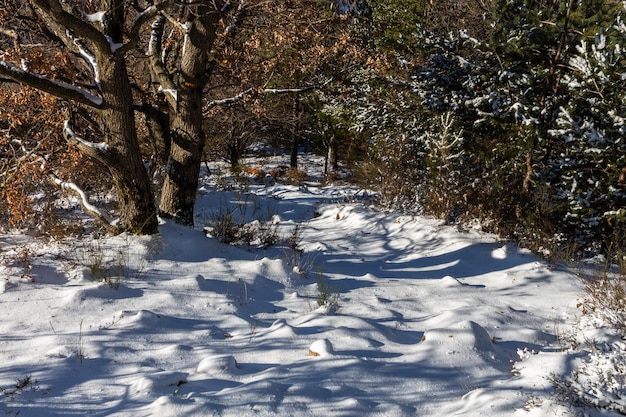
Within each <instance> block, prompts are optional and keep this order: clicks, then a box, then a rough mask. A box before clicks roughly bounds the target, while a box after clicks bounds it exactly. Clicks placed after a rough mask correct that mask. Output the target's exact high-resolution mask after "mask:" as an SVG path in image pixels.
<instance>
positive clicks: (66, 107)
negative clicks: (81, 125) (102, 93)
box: [62, 103, 110, 162]
mask: <svg viewBox="0 0 626 417" xmlns="http://www.w3.org/2000/svg"><path fill="white" fill-rule="evenodd" d="M62 110H63V115H64V116H65V122H63V137H64V138H65V140H66V141H67V142H68V143H70V144H72V145H74V146H76V147H77V148H78V149H79V150H80V151H81V152H83V153H84V154H85V155H87V156H89V157H91V158H94V159H97V160H98V161H101V162H106V161H105V159H106V154H107V152H108V151H109V149H110V148H109V145H108V144H107V143H106V142H90V141H88V140H85V139H83V138H81V137H80V136H78V135H77V134H76V133H74V130H73V129H72V124H73V122H74V115H73V113H72V109H71V107H70V104H69V103H63V108H62Z"/></svg>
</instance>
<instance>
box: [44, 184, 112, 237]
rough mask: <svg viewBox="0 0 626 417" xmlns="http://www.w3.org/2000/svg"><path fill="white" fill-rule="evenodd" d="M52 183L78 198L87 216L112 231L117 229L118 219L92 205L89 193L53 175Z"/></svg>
mask: <svg viewBox="0 0 626 417" xmlns="http://www.w3.org/2000/svg"><path fill="white" fill-rule="evenodd" d="M50 181H52V183H53V184H55V185H56V186H57V187H59V188H60V189H62V190H64V191H69V192H71V193H72V194H74V195H75V196H77V197H78V201H79V202H80V206H81V207H82V209H83V211H84V212H85V213H86V214H88V215H89V216H91V217H93V218H95V219H96V220H98V221H99V222H101V223H102V224H104V226H105V227H106V228H107V229H109V230H111V231H114V230H116V229H117V228H116V227H115V223H116V219H113V218H111V217H110V216H109V215H108V214H107V213H106V212H105V211H104V210H102V209H100V208H98V207H96V206H94V205H93V204H91V203H90V202H89V197H88V196H87V193H85V191H84V190H83V189H82V188H80V187H79V186H78V185H76V184H75V183H73V182H70V181H63V180H61V179H60V178H58V177H57V176H55V175H53V174H51V175H50Z"/></svg>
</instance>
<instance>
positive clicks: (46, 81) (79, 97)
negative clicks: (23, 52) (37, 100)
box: [0, 60, 103, 108]
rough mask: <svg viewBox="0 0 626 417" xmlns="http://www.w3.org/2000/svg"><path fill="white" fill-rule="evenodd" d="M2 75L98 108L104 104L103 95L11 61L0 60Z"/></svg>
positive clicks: (60, 96)
mask: <svg viewBox="0 0 626 417" xmlns="http://www.w3.org/2000/svg"><path fill="white" fill-rule="evenodd" d="M0 75H1V76H4V77H7V78H9V79H11V80H13V81H15V82H18V83H20V84H25V85H28V86H30V87H33V88H36V89H38V90H41V91H44V92H46V93H48V94H52V95H53V96H55V97H59V98H62V99H65V100H70V101H76V102H78V103H81V104H85V105H87V106H91V107H96V108H99V107H100V106H102V102H103V100H102V97H98V96H96V95H94V94H91V93H90V92H88V91H86V90H83V89H81V88H78V87H76V86H74V85H71V84H67V83H64V82H62V81H58V80H52V79H50V78H48V77H45V76H43V75H39V74H34V73H32V72H29V71H24V69H22V68H19V67H17V66H15V65H13V64H11V63H10V62H6V61H3V60H0Z"/></svg>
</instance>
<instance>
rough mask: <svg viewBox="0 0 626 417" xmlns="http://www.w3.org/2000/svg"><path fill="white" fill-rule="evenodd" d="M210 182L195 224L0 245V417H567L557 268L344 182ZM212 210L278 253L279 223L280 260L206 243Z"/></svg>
mask: <svg viewBox="0 0 626 417" xmlns="http://www.w3.org/2000/svg"><path fill="white" fill-rule="evenodd" d="M322 164H323V162H321V161H317V165H315V166H316V167H319V166H320V165H322ZM313 169H314V167H313V166H307V168H306V170H307V171H308V172H309V173H311V172H312V171H313ZM212 172H213V175H212V176H210V177H206V176H205V177H203V178H202V180H201V185H200V188H199V194H198V201H197V207H196V213H197V223H198V225H197V227H196V228H195V229H194V228H186V227H182V226H178V225H175V224H173V223H171V222H167V221H162V223H161V225H160V235H159V236H158V237H133V236H126V235H122V236H117V237H108V238H103V239H98V240H96V239H92V240H90V239H88V238H84V239H82V240H74V241H66V242H42V241H39V240H36V239H33V238H29V237H28V236H26V235H22V234H3V235H0V250H1V252H0V259H1V260H2V262H0V271H1V272H2V274H3V275H4V277H5V279H3V280H0V301H1V302H0V314H1V315H2V317H4V320H2V321H1V322H0V331H1V334H2V337H1V338H0V343H1V345H0V346H1V349H0V363H1V364H2V365H1V366H0V388H2V389H3V391H1V394H0V413H5V414H6V415H17V414H18V413H19V415H20V417H29V416H67V415H92V416H119V417H121V416H213V415H220V416H248V415H272V416H285V417H287V416H289V417H294V416H305V415H306V416H310V415H317V416H318V415H324V416H355V415H361V416H416V415H418V416H477V415H482V416H543V415H555V416H573V415H574V414H572V412H571V411H570V410H568V409H566V408H565V407H564V406H562V405H560V404H559V403H558V402H557V401H555V399H554V397H553V396H552V394H553V393H554V388H553V386H552V384H551V382H550V378H551V377H552V376H553V375H557V376H559V375H566V374H567V372H571V367H572V362H573V360H574V357H573V354H572V353H571V352H568V351H565V350H563V349H561V346H560V345H559V335H560V334H561V333H562V332H565V331H566V330H567V329H568V328H570V327H571V326H572V324H573V323H574V322H575V321H576V320H577V319H578V309H577V307H576V303H577V297H578V296H579V294H580V293H581V291H582V285H581V283H580V281H579V280H578V279H576V278H575V277H574V276H573V275H572V274H570V273H568V272H567V271H566V270H560V269H551V268H549V267H548V266H547V265H546V264H545V263H544V262H542V261H541V260H540V259H538V258H537V257H536V256H535V255H533V254H531V253H530V252H528V251H526V250H522V249H519V248H517V247H516V246H514V245H512V244H508V243H506V242H501V241H499V240H498V239H497V238H496V237H494V236H492V235H487V234H484V233H481V232H479V231H478V230H473V229H466V230H463V229H460V228H459V227H458V226H446V225H443V224H442V223H441V222H440V221H437V220H433V219H428V218H424V217H414V216H408V215H401V214H393V213H385V212H382V211H379V210H377V209H376V208H375V207H372V206H370V205H369V202H368V199H367V196H368V195H369V193H368V192H367V191H365V190H361V189H358V188H357V187H353V186H347V185H330V186H321V185H319V184H317V183H316V182H315V181H313V180H312V181H311V182H309V183H308V184H307V185H306V186H295V185H286V184H280V183H270V182H268V183H265V184H256V183H251V184H250V185H247V186H237V185H233V183H232V182H230V178H229V177H228V176H226V175H224V174H223V172H224V171H221V172H220V171H218V170H217V169H216V168H215V167H214V166H213V167H212ZM244 207H247V209H246V210H245V213H243V210H244V209H243V208H244ZM225 209H233V210H239V212H240V213H241V214H242V215H245V217H246V218H247V219H246V220H247V221H251V220H259V219H260V218H261V217H263V218H268V219H269V218H273V219H274V220H276V219H277V218H279V219H280V222H279V223H278V226H277V227H278V232H279V234H280V235H281V236H282V237H284V239H283V241H284V240H286V237H288V236H290V235H292V234H293V233H294V230H295V229H296V227H298V233H299V235H298V236H296V237H297V243H298V245H297V249H298V250H297V251H295V250H292V249H291V248H290V247H289V246H288V245H287V244H285V243H284V242H283V243H279V244H277V245H275V246H271V247H268V248H256V247H248V246H244V247H234V246H229V245H225V244H222V243H220V242H218V241H217V240H216V239H214V238H211V237H207V236H206V235H205V233H204V232H203V230H202V228H203V227H204V226H206V225H207V224H206V223H207V222H208V220H207V219H210V218H211V216H214V215H215V213H216V212H219V211H220V210H225ZM263 210H266V211H267V212H266V213H263V214H261V213H262V212H263ZM305 260H306V262H304V261H305ZM299 261H302V262H299ZM296 266H297V267H298V268H296V270H295V271H294V268H295V267H296ZM94 275H95V276H98V277H99V278H100V279H99V280H97V281H96V280H94V278H93V276H94ZM320 281H322V282H327V283H328V286H327V287H322V288H324V289H325V290H326V291H329V292H331V293H332V294H330V295H331V296H332V295H333V294H334V295H336V298H334V299H335V300H336V304H335V306H334V308H329V306H328V305H321V306H320V305H319V304H318V302H317V300H318V299H319V291H320V289H319V288H320V286H319V282H320ZM331 298H332V297H331Z"/></svg>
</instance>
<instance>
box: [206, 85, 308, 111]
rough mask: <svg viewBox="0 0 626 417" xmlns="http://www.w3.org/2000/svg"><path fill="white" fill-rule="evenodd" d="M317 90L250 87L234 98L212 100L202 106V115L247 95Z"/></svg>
mask: <svg viewBox="0 0 626 417" xmlns="http://www.w3.org/2000/svg"><path fill="white" fill-rule="evenodd" d="M319 88H320V86H319V85H310V86H307V87H300V88H262V89H259V90H256V89H254V88H253V87H250V88H248V89H247V90H244V91H242V92H241V93H239V94H237V95H236V96H233V97H228V98H223V99H219V100H213V101H211V102H209V103H207V104H206V105H205V106H204V113H203V115H204V116H206V115H207V113H208V111H209V110H211V109H212V108H213V107H217V106H228V105H230V104H234V103H237V102H239V101H241V100H243V99H244V98H245V97H246V96H247V95H252V94H277V95H278V94H300V93H305V92H307V91H311V90H315V89H319Z"/></svg>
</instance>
